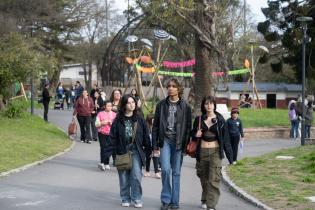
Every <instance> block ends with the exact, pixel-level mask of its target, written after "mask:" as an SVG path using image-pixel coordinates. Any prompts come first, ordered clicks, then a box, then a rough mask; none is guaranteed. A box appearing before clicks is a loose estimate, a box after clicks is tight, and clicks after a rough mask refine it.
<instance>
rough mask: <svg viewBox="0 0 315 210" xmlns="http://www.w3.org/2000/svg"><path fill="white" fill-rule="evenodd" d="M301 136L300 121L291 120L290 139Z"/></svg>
mask: <svg viewBox="0 0 315 210" xmlns="http://www.w3.org/2000/svg"><path fill="white" fill-rule="evenodd" d="M298 136H299V121H298V120H291V131H290V138H297V137H298Z"/></svg>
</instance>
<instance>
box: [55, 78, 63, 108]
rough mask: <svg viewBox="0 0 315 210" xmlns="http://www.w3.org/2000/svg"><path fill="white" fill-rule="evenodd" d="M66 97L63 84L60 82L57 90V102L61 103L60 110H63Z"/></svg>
mask: <svg viewBox="0 0 315 210" xmlns="http://www.w3.org/2000/svg"><path fill="white" fill-rule="evenodd" d="M64 97H65V96H64V88H63V84H62V83H61V82H59V83H58V85H57V88H56V99H57V102H58V103H60V109H63V105H64Z"/></svg>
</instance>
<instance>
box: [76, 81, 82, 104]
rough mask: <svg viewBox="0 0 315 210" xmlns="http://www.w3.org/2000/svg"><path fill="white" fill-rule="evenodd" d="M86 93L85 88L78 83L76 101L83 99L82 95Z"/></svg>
mask: <svg viewBox="0 0 315 210" xmlns="http://www.w3.org/2000/svg"><path fill="white" fill-rule="evenodd" d="M83 91H84V87H83V86H82V85H81V83H80V81H77V82H76V84H75V99H76V100H77V99H78V98H80V97H81V95H82V93H83Z"/></svg>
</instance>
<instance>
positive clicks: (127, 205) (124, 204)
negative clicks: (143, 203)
mask: <svg viewBox="0 0 315 210" xmlns="http://www.w3.org/2000/svg"><path fill="white" fill-rule="evenodd" d="M121 206H122V207H129V206H130V203H129V202H122V203H121Z"/></svg>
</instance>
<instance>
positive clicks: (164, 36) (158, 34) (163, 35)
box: [153, 29, 171, 40]
mask: <svg viewBox="0 0 315 210" xmlns="http://www.w3.org/2000/svg"><path fill="white" fill-rule="evenodd" d="M153 33H154V37H155V38H156V39H159V40H169V39H170V38H171V36H170V34H169V33H167V32H166V31H164V30H161V29H155V30H154V31H153Z"/></svg>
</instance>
